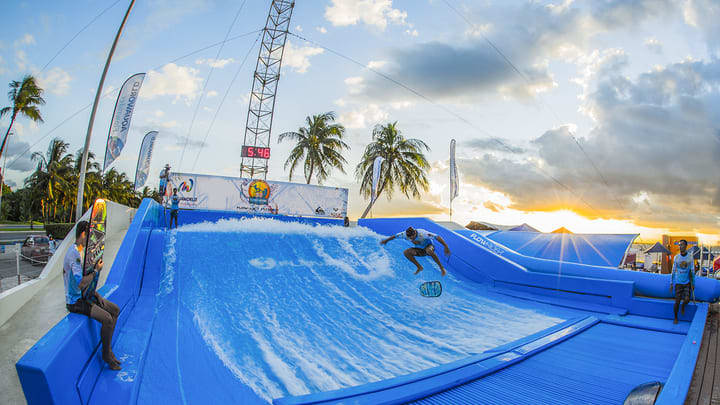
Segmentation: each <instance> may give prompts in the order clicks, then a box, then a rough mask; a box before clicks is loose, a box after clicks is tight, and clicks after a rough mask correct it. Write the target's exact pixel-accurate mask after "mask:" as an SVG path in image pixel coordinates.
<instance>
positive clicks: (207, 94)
mask: <svg viewBox="0 0 720 405" xmlns="http://www.w3.org/2000/svg"><path fill="white" fill-rule="evenodd" d="M217 95H218V92H217V91H215V90H210V91H208V92H207V93H206V94H205V97H207V98H212V97H216V96H217Z"/></svg>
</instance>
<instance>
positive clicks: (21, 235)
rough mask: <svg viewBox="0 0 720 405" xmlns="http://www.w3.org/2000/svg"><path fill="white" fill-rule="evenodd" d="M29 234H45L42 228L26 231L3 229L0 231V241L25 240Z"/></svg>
mask: <svg viewBox="0 0 720 405" xmlns="http://www.w3.org/2000/svg"><path fill="white" fill-rule="evenodd" d="M29 235H45V230H44V229H36V230H32V231H31V230H29V229H28V230H27V231H11V232H8V231H3V232H0V241H2V240H25V238H27V237H28V236H29Z"/></svg>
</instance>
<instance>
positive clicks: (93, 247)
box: [82, 198, 107, 301]
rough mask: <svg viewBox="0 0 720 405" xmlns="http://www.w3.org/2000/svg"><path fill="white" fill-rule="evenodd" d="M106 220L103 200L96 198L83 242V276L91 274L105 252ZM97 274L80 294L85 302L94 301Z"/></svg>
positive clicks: (105, 207)
mask: <svg viewBox="0 0 720 405" xmlns="http://www.w3.org/2000/svg"><path fill="white" fill-rule="evenodd" d="M106 220H107V206H106V205H105V200H103V199H101V198H98V199H97V200H95V203H94V204H93V208H92V212H91V213H90V229H89V230H88V232H87V241H86V242H85V260H84V261H83V275H87V274H89V273H92V271H93V270H94V269H95V266H96V265H97V263H98V262H99V261H100V259H102V257H103V252H104V251H105V222H106ZM98 277H99V273H98V274H96V275H95V277H94V278H93V279H92V281H91V282H90V284H88V286H87V287H85V289H84V290H83V292H82V297H83V298H84V299H86V300H90V301H92V300H94V299H95V289H96V288H97V283H98Z"/></svg>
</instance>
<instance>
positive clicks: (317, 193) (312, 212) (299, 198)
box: [168, 173, 348, 218]
mask: <svg viewBox="0 0 720 405" xmlns="http://www.w3.org/2000/svg"><path fill="white" fill-rule="evenodd" d="M168 188H169V189H170V190H172V189H174V188H177V195H178V197H179V198H180V208H183V209H205V210H222V211H236V212H249V213H259V214H280V215H297V216H303V217H305V216H307V217H330V218H344V217H345V216H347V201H348V189H346V188H339V187H325V186H315V185H310V184H299V183H286V182H282V181H270V180H267V181H266V180H259V179H245V178H240V177H224V176H209V175H203V174H191V173H170V180H169V185H168Z"/></svg>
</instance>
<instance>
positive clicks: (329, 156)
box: [278, 111, 348, 184]
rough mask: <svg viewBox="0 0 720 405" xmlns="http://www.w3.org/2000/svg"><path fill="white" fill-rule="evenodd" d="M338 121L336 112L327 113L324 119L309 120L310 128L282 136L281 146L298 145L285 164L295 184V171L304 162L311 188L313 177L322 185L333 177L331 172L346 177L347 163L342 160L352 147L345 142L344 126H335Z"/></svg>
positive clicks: (321, 116)
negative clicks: (285, 142)
mask: <svg viewBox="0 0 720 405" xmlns="http://www.w3.org/2000/svg"><path fill="white" fill-rule="evenodd" d="M334 121H335V113H334V112H332V111H331V112H326V113H324V114H320V115H313V116H312V117H306V118H305V122H306V124H307V126H306V127H301V128H299V129H298V132H285V133H283V134H280V136H278V142H282V141H283V140H284V139H292V140H294V141H296V142H297V143H296V144H295V147H294V148H293V149H292V150H291V151H290V156H288V158H287V160H286V161H285V170H287V168H288V167H290V176H289V179H290V181H292V176H293V172H294V171H295V168H296V167H297V166H298V164H300V161H301V160H303V159H305V161H304V162H303V172H304V174H305V180H306V182H307V184H310V180H311V179H312V176H313V174H315V178H316V179H317V181H318V184H321V183H322V182H323V181H324V180H325V179H327V178H328V176H329V175H330V169H332V168H337V169H340V171H341V172H343V173H345V168H344V167H343V165H344V164H346V163H347V161H346V160H345V158H344V157H343V156H342V151H343V149H348V145H347V144H346V143H345V142H343V140H342V139H343V137H344V136H345V127H343V126H342V125H341V124H332V122H334Z"/></svg>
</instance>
